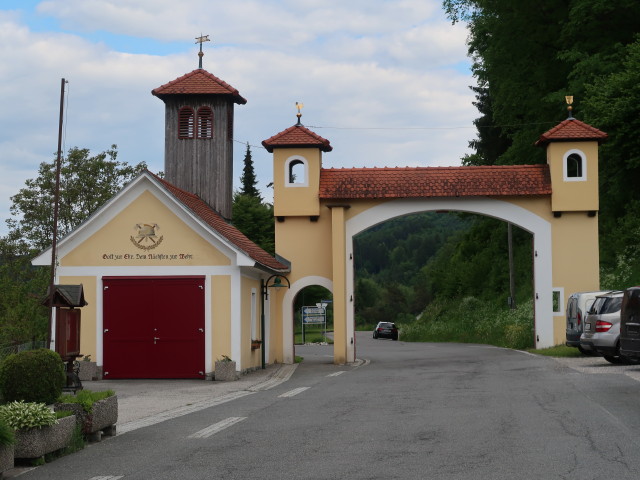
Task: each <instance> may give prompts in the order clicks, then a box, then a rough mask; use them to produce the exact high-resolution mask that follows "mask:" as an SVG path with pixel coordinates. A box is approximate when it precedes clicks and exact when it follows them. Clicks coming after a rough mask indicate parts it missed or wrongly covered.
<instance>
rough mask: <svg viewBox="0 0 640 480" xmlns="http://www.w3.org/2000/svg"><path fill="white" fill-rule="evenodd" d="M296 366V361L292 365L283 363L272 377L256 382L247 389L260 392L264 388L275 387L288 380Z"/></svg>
mask: <svg viewBox="0 0 640 480" xmlns="http://www.w3.org/2000/svg"><path fill="white" fill-rule="evenodd" d="M296 368H298V364H297V363H294V364H292V365H283V366H282V367H280V369H279V370H278V372H277V373H276V374H275V375H274V376H273V378H270V379H269V380H265V381H264V382H262V383H258V384H256V385H254V386H253V387H249V388H248V389H247V390H249V391H250V392H262V391H265V390H269V389H271V388H273V387H277V386H278V385H280V384H281V383H284V382H286V381H287V380H289V378H291V375H293V372H295V371H296Z"/></svg>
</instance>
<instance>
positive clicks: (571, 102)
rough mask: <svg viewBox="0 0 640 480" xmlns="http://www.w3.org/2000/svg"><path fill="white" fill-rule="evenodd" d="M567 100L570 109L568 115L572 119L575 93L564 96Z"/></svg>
mask: <svg viewBox="0 0 640 480" xmlns="http://www.w3.org/2000/svg"><path fill="white" fill-rule="evenodd" d="M564 100H565V102H567V110H568V111H569V116H568V117H567V119H572V118H573V112H572V110H573V95H567V96H566V97H564Z"/></svg>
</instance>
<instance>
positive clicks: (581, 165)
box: [563, 150, 587, 182]
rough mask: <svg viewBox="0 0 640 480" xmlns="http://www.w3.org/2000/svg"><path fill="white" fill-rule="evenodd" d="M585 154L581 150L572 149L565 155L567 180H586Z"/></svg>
mask: <svg viewBox="0 0 640 480" xmlns="http://www.w3.org/2000/svg"><path fill="white" fill-rule="evenodd" d="M586 168H587V166H586V163H585V155H584V153H582V152H581V151H580V150H570V151H568V152H567V153H566V154H565V156H564V165H563V170H564V171H563V173H564V179H565V181H569V182H571V181H584V180H586V179H587V171H586Z"/></svg>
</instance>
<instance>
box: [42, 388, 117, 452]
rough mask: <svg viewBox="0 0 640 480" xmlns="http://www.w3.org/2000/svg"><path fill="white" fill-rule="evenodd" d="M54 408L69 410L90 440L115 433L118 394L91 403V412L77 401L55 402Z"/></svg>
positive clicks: (97, 439)
mask: <svg viewBox="0 0 640 480" xmlns="http://www.w3.org/2000/svg"><path fill="white" fill-rule="evenodd" d="M54 410H56V411H57V410H71V411H72V412H73V413H74V414H75V416H76V418H77V421H78V423H79V424H81V425H82V433H83V434H84V435H85V436H86V437H87V438H88V439H89V441H91V442H99V441H100V440H101V439H102V435H103V434H104V435H107V436H113V435H115V434H116V422H117V421H118V396H117V395H112V396H111V397H107V398H105V399H103V400H99V401H97V402H95V403H94V404H93V407H92V408H91V413H87V412H85V411H84V409H83V408H82V406H81V405H80V404H78V403H56V404H55V406H54Z"/></svg>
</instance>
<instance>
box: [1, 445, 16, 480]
mask: <svg viewBox="0 0 640 480" xmlns="http://www.w3.org/2000/svg"><path fill="white" fill-rule="evenodd" d="M14 451H15V446H14V445H0V478H3V477H2V474H3V473H4V472H6V471H7V470H11V469H12V468H13V457H14Z"/></svg>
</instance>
